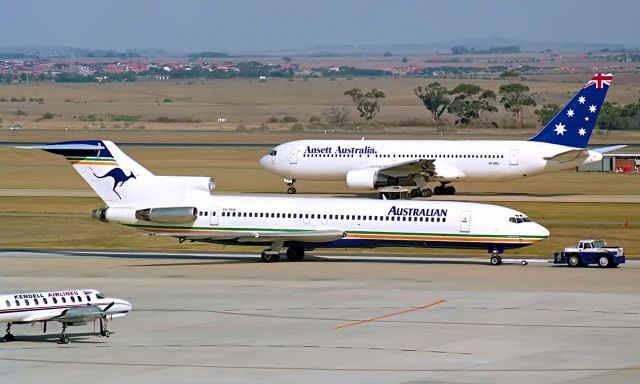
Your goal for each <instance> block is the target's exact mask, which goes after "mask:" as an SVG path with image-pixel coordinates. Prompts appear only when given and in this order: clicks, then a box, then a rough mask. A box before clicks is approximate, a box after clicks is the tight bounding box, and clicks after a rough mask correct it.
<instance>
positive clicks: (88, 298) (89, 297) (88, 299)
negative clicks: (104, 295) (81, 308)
mask: <svg viewBox="0 0 640 384" xmlns="http://www.w3.org/2000/svg"><path fill="white" fill-rule="evenodd" d="M85 297H86V298H87V303H88V302H90V301H91V296H89V295H87V296H85Z"/></svg>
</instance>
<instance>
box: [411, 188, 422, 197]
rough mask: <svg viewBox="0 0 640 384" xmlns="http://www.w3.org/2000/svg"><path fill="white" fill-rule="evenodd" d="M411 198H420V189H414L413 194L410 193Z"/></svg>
mask: <svg viewBox="0 0 640 384" xmlns="http://www.w3.org/2000/svg"><path fill="white" fill-rule="evenodd" d="M409 196H411V197H418V196H420V190H419V189H412V190H411V192H409Z"/></svg>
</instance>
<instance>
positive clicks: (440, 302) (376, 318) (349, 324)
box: [333, 299, 447, 330]
mask: <svg viewBox="0 0 640 384" xmlns="http://www.w3.org/2000/svg"><path fill="white" fill-rule="evenodd" d="M445 301H447V300H445V299H442V300H438V301H434V302H433V303H431V304H427V305H423V306H422V307H418V308H411V309H406V310H404V311H399V312H393V313H388V314H386V315H382V316H378V317H372V318H371V319H366V320H359V321H354V322H353V323H348V324H345V325H341V326H339V327H335V328H333V329H336V330H337V329H342V328H347V327H351V326H353V325H358V324H363V323H368V322H371V321H376V320H380V319H384V318H387V317H391V316H397V315H402V314H403V313H409V312H415V311H419V310H421V309H426V308H429V307H433V306H434V305H438V304H442V303H444V302H445Z"/></svg>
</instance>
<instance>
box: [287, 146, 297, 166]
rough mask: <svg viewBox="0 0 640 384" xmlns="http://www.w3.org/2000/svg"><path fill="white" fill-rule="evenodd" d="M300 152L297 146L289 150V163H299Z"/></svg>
mask: <svg viewBox="0 0 640 384" xmlns="http://www.w3.org/2000/svg"><path fill="white" fill-rule="evenodd" d="M298 152H299V151H298V150H297V149H295V148H294V149H292V150H290V151H289V164H298Z"/></svg>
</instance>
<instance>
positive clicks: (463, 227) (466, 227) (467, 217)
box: [460, 211, 471, 233]
mask: <svg viewBox="0 0 640 384" xmlns="http://www.w3.org/2000/svg"><path fill="white" fill-rule="evenodd" d="M469 231H471V212H469V211H464V212H462V213H461V214H460V232H466V233H469Z"/></svg>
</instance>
